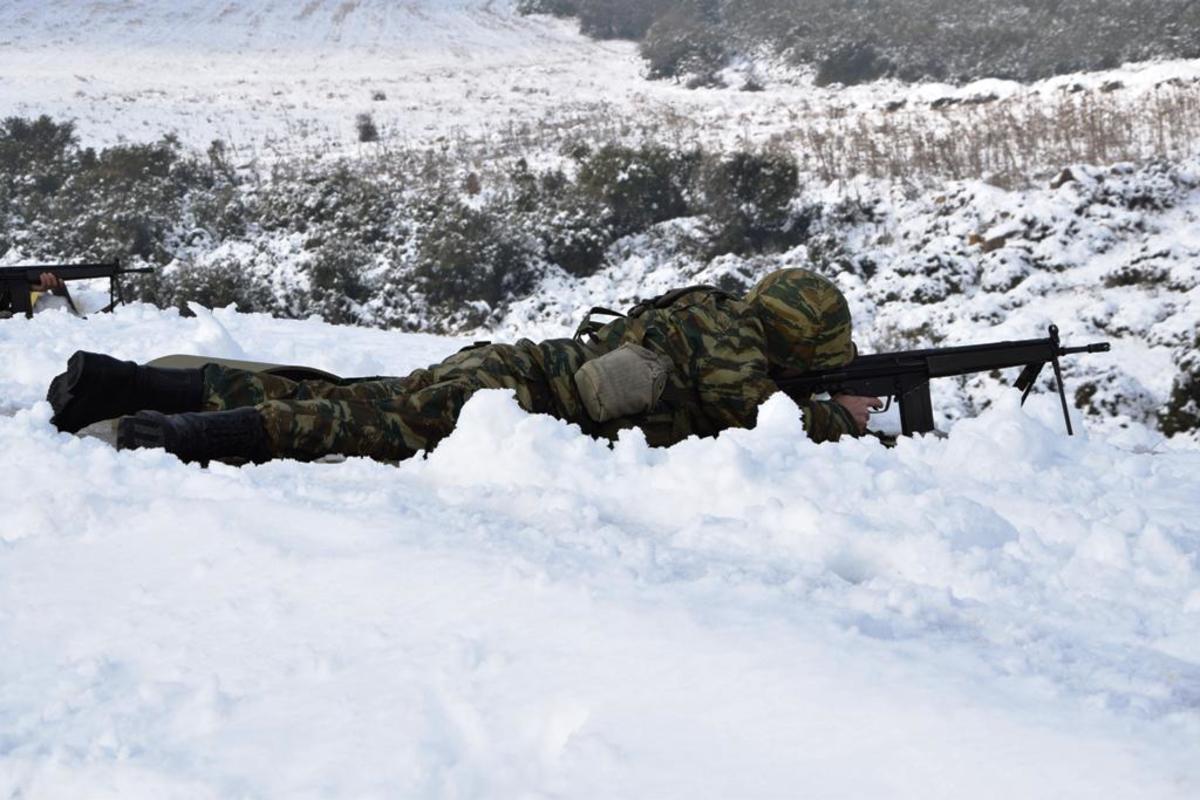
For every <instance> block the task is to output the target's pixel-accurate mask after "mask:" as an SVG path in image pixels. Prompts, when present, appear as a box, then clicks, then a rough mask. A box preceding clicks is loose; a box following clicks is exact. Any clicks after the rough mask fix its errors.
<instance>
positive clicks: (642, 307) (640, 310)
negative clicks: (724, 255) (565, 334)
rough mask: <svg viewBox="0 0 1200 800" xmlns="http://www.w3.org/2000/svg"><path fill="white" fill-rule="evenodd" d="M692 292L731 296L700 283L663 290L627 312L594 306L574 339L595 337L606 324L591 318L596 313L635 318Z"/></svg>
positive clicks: (666, 306)
mask: <svg viewBox="0 0 1200 800" xmlns="http://www.w3.org/2000/svg"><path fill="white" fill-rule="evenodd" d="M692 292H706V293H708V294H715V295H718V296H720V297H732V296H733V295H731V294H730V293H729V292H727V291H725V290H724V289H718V288H717V287H716V286H710V285H709V284H704V283H702V284H697V285H695V286H684V287H683V288H681V289H672V290H671V291H669V292H663V293H662V294H660V295H657V296H655V297H651V298H650V299H648V300H643V301H641V302H640V303H638V304H637V305H635V306H633V307H632V308H630V309H629V313H628V314H622V313H621V312H620V311H613V310H612V309H611V308H605V307H604V306H594V307H593V308H592V309H591V310H589V311H588V313H587V314H586V315H585V316H584V318H583V322H581V323H579V327H578V328H576V329H575V340H576V341H583V340H584V337H587V338H588V339H590V340H594V339H595V335H596V332H597V331H599V330H600V329H601V328H603V327H604V326H605V325H606V324H608V323H606V322H600V321H599V320H595V319H592V318H593V317H595V316H597V315H603V316H608V317H614V318H621V317H630V318H633V319H636V318H637V317H640V316H642V315H643V314H645V313H646V312H647V311H652V310H654V309H659V308H669V307H670V306H672V305H674V303H675V301H677V300H678V299H679V298H681V297H683V296H684V295H688V294H691V293H692ZM610 321H611V320H610Z"/></svg>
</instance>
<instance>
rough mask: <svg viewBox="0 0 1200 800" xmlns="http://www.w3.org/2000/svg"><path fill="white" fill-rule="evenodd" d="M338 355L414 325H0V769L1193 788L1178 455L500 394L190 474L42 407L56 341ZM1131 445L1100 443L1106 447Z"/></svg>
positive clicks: (810, 791)
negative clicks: (644, 412)
mask: <svg viewBox="0 0 1200 800" xmlns="http://www.w3.org/2000/svg"><path fill="white" fill-rule="evenodd" d="M84 343H86V344H87V346H90V347H92V348H93V349H97V350H112V351H117V352H119V353H120V354H122V355H128V356H131V357H144V356H147V355H149V354H155V355H157V354H161V353H162V352H166V351H179V350H183V351H186V350H189V349H196V348H204V347H210V346H211V347H215V348H225V349H226V350H225V352H227V353H229V354H236V353H238V352H242V353H245V354H248V355H253V356H254V357H265V358H274V359H279V360H287V361H306V362H312V363H314V364H316V365H317V366H321V367H323V368H326V369H331V370H334V371H339V372H342V373H344V374H352V373H356V372H363V371H365V372H375V371H387V370H394V371H401V370H403V369H407V368H409V367H411V366H415V365H417V364H419V363H424V362H426V361H429V360H433V359H434V358H437V357H440V356H441V355H443V354H445V353H448V352H451V351H452V350H453V349H454V348H455V347H456V345H457V343H456V342H454V341H452V340H448V339H440V340H439V339H434V338H433V337H413V336H405V335H398V334H389V333H385V332H381V331H374V330H362V329H343V328H335V327H332V326H328V325H324V324H321V323H317V322H312V321H310V322H284V321H276V320H270V319H268V318H265V317H259V316H250V315H239V314H236V313H234V312H232V311H218V312H216V313H214V314H211V315H207V316H204V315H202V316H201V317H198V318H196V319H180V318H178V317H177V316H176V315H174V314H173V313H169V312H160V311H156V310H154V309H149V308H145V307H134V308H129V309H122V310H121V311H120V312H119V313H118V314H116V315H113V316H111V317H110V316H103V317H101V316H96V317H93V318H92V319H90V320H87V321H86V322H85V321H81V320H77V319H74V318H72V317H70V316H68V315H66V314H64V313H61V312H53V311H52V312H49V313H45V314H41V315H39V316H37V317H36V318H35V319H34V320H33V321H32V322H29V321H26V320H19V319H18V320H9V321H0V347H2V348H3V351H4V353H5V357H6V363H7V364H9V365H11V366H10V367H9V368H8V369H7V370H6V374H5V376H4V378H3V380H4V383H3V384H2V385H0V404H3V406H4V407H5V408H8V409H9V410H10V413H11V412H12V411H15V414H14V415H13V416H11V417H0V508H4V509H5V517H4V519H3V522H2V523H0V642H3V643H4V646H3V648H0V791H3V792H4V793H5V794H20V795H22V796H29V797H60V796H88V797H122V798H130V797H135V798H136V797H228V796H245V797H315V796H336V797H347V796H354V797H383V796H389V797H395V796H401V797H548V796H570V797H603V798H612V797H664V798H665V797H681V798H682V797H687V798H694V797H785V796H786V797H795V796H817V797H869V796H888V797H921V798H928V797H978V798H986V797H996V798H1007V797H1014V796H1019V797H1047V798H1050V797H1054V798H1062V797H1080V798H1083V797H1088V798H1091V797H1096V796H1102V797H1106V798H1117V797H1127V798H1134V797H1137V798H1146V797H1154V798H1158V797H1163V798H1165V797H1180V798H1183V797H1194V796H1196V793H1197V792H1198V791H1200V770H1197V767H1196V765H1197V764H1200V565H1198V564H1197V552H1198V549H1200V525H1198V523H1197V522H1196V519H1195V518H1196V510H1197V504H1196V498H1197V497H1200V452H1198V451H1197V450H1195V449H1188V448H1184V447H1181V446H1179V445H1178V444H1176V445H1175V446H1173V447H1172V446H1168V444H1167V443H1164V442H1162V441H1161V439H1159V438H1157V437H1155V436H1154V435H1153V434H1151V433H1149V432H1142V433H1141V434H1138V436H1140V438H1137V437H1136V436H1134V435H1133V434H1130V433H1126V434H1124V435H1123V438H1120V439H1118V438H1112V437H1109V436H1108V435H1093V436H1091V437H1088V436H1080V437H1076V438H1074V439H1068V438H1065V437H1064V436H1063V434H1062V433H1061V432H1060V426H1061V420H1058V419H1056V417H1055V414H1056V410H1055V408H1054V402H1055V401H1054V399H1053V398H1042V399H1041V400H1040V401H1038V400H1031V404H1032V407H1031V408H1029V409H1028V410H1027V411H1022V410H1021V409H1019V408H1017V407H1016V406H1015V404H1014V403H1006V402H1000V403H997V404H996V406H995V407H994V408H993V409H991V410H989V411H987V412H986V413H984V414H983V415H981V416H980V417H978V418H977V419H970V420H965V421H962V422H960V423H958V424H956V425H955V426H954V428H953V429H952V430H951V432H950V436H949V438H948V439H945V440H941V439H935V438H927V439H921V440H915V441H904V442H902V443H901V445H900V446H899V447H897V448H896V449H894V450H885V449H883V448H881V447H879V446H877V445H875V444H874V443H871V442H848V443H845V444H842V445H837V446H815V445H812V444H810V443H808V442H807V441H806V440H805V439H804V437H803V435H802V432H801V429H800V426H799V423H798V421H797V419H796V415H795V413H794V410H793V409H792V407H790V405H789V404H788V402H787V401H786V400H785V399H783V398H776V399H773V400H772V401H771V402H769V403H768V404H767V405H766V406H765V407H764V409H763V411H762V417H761V421H760V425H759V427H758V428H757V429H756V430H754V431H735V432H728V433H727V434H725V435H723V436H721V437H720V438H718V439H715V440H704V441H699V440H692V441H688V442H685V443H683V444H681V445H679V446H678V447H676V448H673V449H670V450H653V449H650V448H648V447H646V445H645V443H644V441H643V440H642V439H641V438H640V437H639V436H638V435H636V434H635V435H630V436H627V437H626V438H624V439H622V440H621V441H620V442H619V443H617V445H616V446H615V447H613V448H611V449H610V448H608V447H607V446H605V445H603V444H601V443H598V442H595V441H593V440H591V439H588V438H586V437H583V436H581V435H580V434H579V433H578V431H577V430H576V429H574V428H572V427H571V426H568V425H565V424H562V423H560V422H558V421H555V420H553V419H550V418H548V417H535V416H529V415H526V414H524V413H522V412H521V411H520V410H519V409H518V408H517V407H516V405H515V402H514V401H513V399H512V398H511V397H510V396H508V395H506V394H505V393H503V392H487V393H483V394H480V395H478V396H477V397H476V398H474V399H473V400H472V401H471V402H470V403H469V404H468V405H467V407H466V409H465V410H464V413H463V418H462V420H461V425H460V428H459V430H458V431H457V432H456V433H455V434H454V435H453V436H452V437H450V438H449V439H448V440H447V441H446V442H444V443H443V445H442V446H441V447H440V448H439V449H438V450H437V451H436V452H435V453H433V454H432V455H431V456H430V457H429V458H428V459H425V460H416V461H410V462H407V463H405V464H403V465H402V466H400V467H399V468H396V467H390V466H386V465H382V464H376V463H373V462H370V461H365V460H351V461H348V462H346V463H344V464H340V465H308V464H299V463H295V462H273V463H270V464H266V465H263V466H259V467H248V468H243V469H236V468H231V467H226V466H223V465H215V466H213V467H212V468H210V469H207V470H205V469H200V468H198V467H196V466H188V465H184V464H181V463H179V462H178V461H176V460H175V459H173V458H172V457H169V456H166V455H164V454H162V453H160V452H152V451H139V452H135V453H118V452H115V451H113V450H111V449H110V448H108V447H107V446H106V445H104V444H103V443H101V442H99V441H97V440H89V439H78V438H75V437H72V436H67V435H63V434H59V433H57V432H56V431H54V430H53V428H52V427H51V426H50V425H49V421H48V420H49V415H50V409H49V407H48V406H47V405H46V404H45V403H44V402H41V401H40V400H39V397H40V394H41V393H42V392H43V391H44V386H45V381H46V380H47V379H48V378H49V376H50V375H52V374H53V373H54V372H55V371H56V370H57V369H58V368H59V366H58V365H59V364H60V363H61V361H62V360H63V359H64V358H65V356H66V354H68V353H69V352H70V350H72V349H74V347H76V346H82V345H83V344H84ZM1134 445H1137V446H1136V447H1135V446H1134Z"/></svg>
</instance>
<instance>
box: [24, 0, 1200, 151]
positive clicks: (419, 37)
mask: <svg viewBox="0 0 1200 800" xmlns="http://www.w3.org/2000/svg"><path fill="white" fill-rule="evenodd" d="M514 5H515V3H514V2H513V1H512V0H412V1H411V2H404V3H400V2H393V0H354V2H343V1H342V0H307V2H305V3H303V4H301V3H287V2H255V1H252V0H223V1H222V2H215V1H214V0H144V1H143V2H137V3H132V2H124V3H110V2H80V0H56V1H55V2H47V1H46V0H7V2H5V3H3V4H0V112H2V113H3V115H4V116H8V115H10V114H16V115H20V116H27V117H28V116H37V115H39V114H43V113H49V114H51V115H53V116H55V117H56V118H58V119H62V118H66V119H72V120H74V121H75V122H76V123H77V127H78V131H79V133H80V135H81V138H82V140H83V141H84V142H86V143H87V144H89V145H97V146H99V145H105V144H111V143H113V142H116V141H120V140H128V141H137V142H140V141H147V140H153V139H157V138H158V137H159V136H161V135H163V134H164V133H173V134H175V135H177V136H178V137H179V138H180V139H181V140H182V141H183V142H184V143H185V144H187V145H191V146H195V147H200V148H204V147H207V146H208V144H209V143H210V142H211V141H212V140H213V139H222V140H224V141H225V142H226V143H227V144H228V145H230V146H231V147H232V148H233V150H234V152H235V153H236V154H237V155H238V156H239V157H241V158H243V159H247V160H249V159H254V158H262V159H267V160H271V159H275V158H283V157H295V156H299V155H304V156H311V157H317V158H319V157H322V156H325V155H328V154H330V153H348V154H354V153H357V152H362V148H361V146H360V145H359V144H358V143H357V136H356V128H355V117H356V115H357V114H360V113H364V112H367V113H371V114H372V115H373V117H374V119H375V121H376V123H377V124H378V126H379V128H380V131H381V134H382V140H383V142H384V146H386V147H393V146H395V147H403V146H406V145H409V144H430V143H435V142H437V143H442V142H445V141H447V140H449V141H458V140H465V141H469V142H478V141H480V140H482V141H487V142H492V143H493V145H494V144H495V143H505V144H510V145H512V146H514V147H521V148H523V149H526V150H528V151H529V153H530V155H531V157H537V156H540V155H542V154H543V153H544V152H545V151H547V150H554V149H556V148H557V147H558V146H559V144H561V141H562V139H563V137H564V136H565V135H566V134H567V133H572V134H574V135H577V136H584V137H586V138H589V139H592V138H594V139H602V140H611V139H614V138H619V137H622V136H629V135H631V134H636V135H648V136H653V137H654V138H656V139H659V140H664V141H670V140H673V139H682V140H684V141H691V140H700V141H704V142H721V143H723V144H725V145H732V144H742V145H744V144H746V143H747V142H755V143H761V142H764V141H767V140H769V139H771V138H772V137H783V138H784V139H785V140H787V141H793V142H794V141H795V140H793V139H792V137H793V136H795V132H796V130H797V129H800V128H804V127H805V126H810V125H813V124H814V120H819V121H821V122H820V123H818V124H826V123H827V124H829V125H830V126H833V127H835V128H837V129H838V130H853V129H855V127H856V120H858V119H859V118H865V119H874V118H877V117H878V112H879V109H880V108H882V107H883V106H885V105H888V104H893V103H897V102H899V101H906V104H907V109H908V110H906V111H905V112H904V113H902V114H898V115H894V116H893V120H899V119H901V118H903V119H905V120H906V121H907V124H918V125H920V124H924V125H929V126H932V127H936V128H941V127H942V126H943V125H945V124H947V123H948V122H949V121H951V120H955V119H958V118H959V117H960V116H963V117H964V119H966V118H968V117H969V114H968V112H966V111H962V110H961V109H959V110H956V109H949V110H943V111H936V112H935V111H932V110H930V109H929V107H928V106H929V104H930V103H932V102H933V101H935V100H939V99H942V98H960V99H966V98H979V97H983V96H994V97H996V98H1009V97H1014V96H1019V97H1025V98H1030V99H1033V98H1038V97H1039V96H1041V98H1042V99H1044V100H1046V101H1047V102H1052V101H1051V100H1050V98H1053V97H1054V96H1056V95H1059V94H1061V92H1060V91H1059V90H1060V89H1062V88H1064V87H1069V86H1074V85H1079V86H1084V87H1088V88H1093V89H1094V88H1098V87H1101V86H1104V85H1105V84H1114V85H1115V84H1116V83H1119V84H1121V85H1122V87H1123V88H1122V90H1121V92H1118V93H1117V94H1116V95H1113V96H1114V97H1118V98H1123V99H1124V100H1127V101H1128V102H1130V103H1133V102H1135V101H1136V99H1137V97H1139V96H1141V95H1142V94H1144V93H1147V92H1152V91H1153V90H1154V89H1155V87H1157V86H1160V85H1161V84H1163V83H1164V82H1165V81H1169V80H1172V79H1174V80H1177V81H1179V82H1180V83H1181V84H1182V83H1184V82H1187V83H1190V82H1191V81H1193V80H1195V79H1198V78H1200V62H1198V61H1176V62H1167V63H1160V64H1154V65H1128V66H1126V67H1125V68H1122V69H1119V70H1113V71H1110V72H1105V73H1094V74H1077V75H1065V76H1061V77H1058V78H1054V79H1052V80H1048V81H1043V82H1041V83H1039V84H1038V85H1036V86H1034V87H1022V86H1021V85H1020V84H1017V83H1013V82H1011V81H999V80H983V81H977V82H975V83H973V84H970V85H967V86H963V87H951V86H947V85H944V84H935V83H930V84H923V85H919V86H913V87H905V86H903V85H900V84H896V83H892V82H887V83H883V84H879V85H870V86H860V87H853V88H851V89H849V90H845V91H839V90H836V89H815V88H814V87H813V86H812V85H811V81H810V80H809V78H808V76H807V75H806V74H805V73H802V72H801V73H797V72H796V70H794V69H790V68H786V67H783V66H781V65H778V64H772V63H767V62H758V63H752V62H747V63H746V64H745V65H743V67H742V68H741V69H742V72H739V71H738V69H737V68H734V69H731V71H730V73H729V75H728V80H729V84H730V87H731V88H730V89H729V90H712V89H701V90H689V89H686V88H685V87H684V86H682V85H681V84H679V83H674V82H671V81H647V80H645V78H644V77H643V75H644V72H645V68H644V64H643V62H642V60H641V59H640V58H639V57H638V55H637V49H636V46H635V45H634V44H633V43H631V42H621V41H615V42H613V41H610V42H596V41H592V40H589V39H587V38H585V37H583V36H581V35H580V34H579V33H578V32H577V30H576V28H577V25H576V23H574V22H572V21H566V20H557V19H553V18H549V17H544V16H534V17H523V16H520V15H518V14H516V13H515V11H514ZM746 71H750V72H753V73H754V75H755V78H756V80H757V81H758V82H760V83H764V84H765V85H766V90H765V91H761V92H742V91H737V88H738V87H739V86H740V85H741V83H742V82H743V81H744V79H745V75H744V74H743V73H745V72H746ZM1041 102H1042V100H1041V99H1039V100H1034V103H1035V104H1039V103H1041ZM960 112H961V114H960ZM897 124H899V123H898V122H897Z"/></svg>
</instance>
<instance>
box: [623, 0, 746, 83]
mask: <svg viewBox="0 0 1200 800" xmlns="http://www.w3.org/2000/svg"><path fill="white" fill-rule="evenodd" d="M715 23H716V9H715V6H713V5H712V4H711V3H709V2H692V3H686V4H682V5H679V6H676V7H675V8H672V9H670V10H669V11H667V12H666V13H665V14H664V15H663V16H662V17H660V18H659V19H658V20H657V21H656V22H655V23H654V24H653V25H651V26H650V28H649V30H647V31H646V36H645V38H643V39H642V42H641V45H640V46H639V51H640V52H641V54H642V58H644V59H646V63H647V65H648V67H649V76H650V77H651V78H671V77H678V76H683V75H692V76H694V81H693V83H699V84H713V83H716V81H717V78H716V72H717V70H719V69H720V68H721V67H722V66H724V64H725V62H726V60H727V59H728V53H727V52H726V50H725V45H724V40H723V39H722V37H721V34H720V28H719V27H718V26H717V25H716V24H715Z"/></svg>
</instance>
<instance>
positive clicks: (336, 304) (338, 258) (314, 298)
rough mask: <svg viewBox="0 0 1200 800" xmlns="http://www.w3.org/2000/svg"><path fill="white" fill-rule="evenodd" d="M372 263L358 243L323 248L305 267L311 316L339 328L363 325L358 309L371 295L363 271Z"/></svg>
mask: <svg viewBox="0 0 1200 800" xmlns="http://www.w3.org/2000/svg"><path fill="white" fill-rule="evenodd" d="M370 260H371V256H370V253H369V252H368V251H367V250H366V249H365V248H364V247H362V246H361V245H359V244H358V243H355V242H342V241H329V242H326V243H325V244H323V245H321V246H320V247H319V248H318V249H317V251H316V252H315V253H314V254H313V255H312V258H311V260H310V261H309V262H308V264H307V265H306V266H305V272H306V274H307V275H308V280H309V291H308V295H307V297H305V298H303V303H304V306H305V308H306V310H307V312H308V313H316V314H319V315H320V316H321V318H322V319H325V320H326V321H328V322H332V323H334V324H335V325H344V324H347V323H358V322H361V321H362V320H361V318H360V315H359V313H358V311H357V306H358V304H360V303H362V302H364V301H365V300H366V299H367V297H368V295H369V292H368V290H367V286H366V283H365V281H364V279H363V267H364V265H365V264H368V263H369V262H370Z"/></svg>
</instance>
